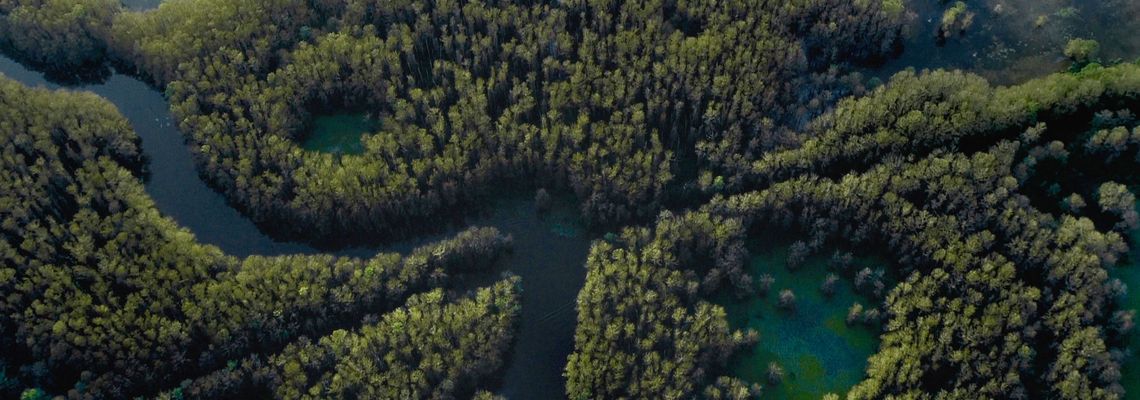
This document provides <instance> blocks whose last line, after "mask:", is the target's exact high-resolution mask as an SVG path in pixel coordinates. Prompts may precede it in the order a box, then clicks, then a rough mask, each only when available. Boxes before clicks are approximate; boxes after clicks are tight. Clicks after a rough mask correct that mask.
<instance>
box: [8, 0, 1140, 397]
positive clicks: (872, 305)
mask: <svg viewBox="0 0 1140 400" xmlns="http://www.w3.org/2000/svg"><path fill="white" fill-rule="evenodd" d="M938 3H939V6H940V7H941V8H942V10H940V12H939V14H940V15H941V18H939V19H931V21H932V22H933V23H934V24H936V25H937V28H936V29H937V33H936V35H937V38H935V39H934V40H936V41H937V42H938V43H939V45H946V43H947V41H948V39H950V38H953V37H955V36H962V35H964V34H965V32H966V31H967V30H969V28H970V27H971V26H972V25H973V24H974V23H975V18H981V17H980V16H981V15H985V14H986V13H989V12H990V11H987V10H983V9H981V8H980V7H979V6H980V5H978V4H975V3H972V2H962V1H958V2H938ZM1074 10H1075V9H1074ZM1074 10H1069V11H1068V12H1070V13H1071V12H1076V11H1074ZM992 12H993V13H999V12H1000V10H998V9H997V8H996V7H995V10H993V11H992ZM913 18H916V15H915V14H912V13H910V12H909V11H908V10H906V7H905V4H904V2H901V1H899V0H857V1H843V0H790V1H765V0H755V1H745V0H729V1H719V2H714V1H696V2H684V1H673V0H636V1H613V0H589V1H586V0H566V1H527V2H497V1H490V2H488V1H471V2H454V1H425V0H411V1H376V0H166V1H163V2H162V4H161V5H160V6H158V7H157V8H156V9H153V10H149V11H145V12H135V11H128V10H127V9H125V8H124V7H123V6H122V4H120V2H118V1H115V0H98V1H93V0H0V50H2V51H4V52H5V54H9V55H11V56H12V57H15V58H17V59H19V60H20V61H21V62H23V63H26V64H28V65H31V66H34V67H36V68H37V69H40V70H45V71H50V72H53V73H56V74H64V75H66V74H79V75H84V74H83V73H82V72H79V71H84V70H92V69H93V70H104V69H106V68H108V67H109V66H113V67H114V68H115V69H116V70H118V71H120V72H122V73H126V74H129V75H132V76H135V77H138V78H139V79H144V80H146V81H147V82H149V83H151V84H153V85H154V86H155V87H157V88H158V89H160V90H162V91H163V93H164V94H165V96H166V99H167V100H168V101H169V105H170V108H171V112H172V115H173V116H174V124H176V125H177V127H178V129H179V130H180V131H181V132H182V134H183V135H184V136H185V140H186V143H187V144H188V147H189V151H190V152H191V154H192V156H193V158H194V160H195V162H196V166H197V168H198V172H199V173H200V175H201V178H202V179H203V180H205V181H206V182H207V183H208V184H209V185H210V186H211V187H212V188H214V189H216V190H217V191H218V192H220V193H221V194H222V195H223V196H224V197H225V198H226V200H227V201H228V202H229V204H232V205H233V206H234V207H235V208H237V209H239V210H240V211H241V212H242V213H243V215H244V216H246V217H248V218H250V219H251V220H253V221H254V222H255V223H257V224H258V225H259V227H260V228H262V229H264V230H265V231H267V232H269V233H271V234H272V235H273V236H274V237H275V238H283V239H289V240H298V241H304V242H308V243H314V244H319V245H331V246H344V245H358V244H362V243H363V244H375V243H390V242H392V241H394V240H397V239H406V238H415V237H422V236H423V235H425V234H426V233H428V232H431V231H435V230H439V229H440V227H442V226H446V225H447V224H445V223H443V222H448V221H452V220H455V219H457V218H456V217H464V216H467V215H470V214H473V213H475V212H476V211H478V209H480V208H482V207H486V206H487V204H489V203H490V200H491V199H492V198H495V197H496V196H501V195H502V193H501V192H502V191H503V190H504V188H508V187H510V188H524V189H527V190H531V189H539V188H541V190H539V191H537V194H536V195H535V200H536V201H535V203H536V208H537V209H538V210H539V211H546V210H548V209H549V207H550V203H551V201H552V200H551V196H552V195H551V194H550V193H548V192H547V190H548V189H549V190H550V191H551V193H555V194H560V193H563V192H569V193H572V194H573V197H574V198H576V199H577V204H578V206H579V209H578V212H579V214H580V216H581V218H582V219H583V220H584V221H585V222H586V223H587V224H588V225H590V227H591V228H593V229H592V230H591V233H596V234H598V235H599V236H600V235H602V234H603V232H610V233H608V234H605V235H604V236H603V237H601V238H598V239H596V240H594V241H593V242H592V245H591V247H590V249H589V253H588V256H587V259H586V262H585V266H584V269H585V283H584V286H583V288H582V289H581V291H580V292H579V293H578V296H577V298H576V299H575V301H573V302H569V303H568V304H569V305H567V306H565V307H566V308H564V310H568V309H570V308H571V307H573V309H574V311H575V312H576V319H577V325H576V326H574V336H573V343H572V350H571V353H570V354H569V356H568V358H566V359H565V361H566V364H565V369H564V377H565V379H566V386H565V388H560V389H561V390H562V391H563V392H564V394H565V395H566V396H567V397H568V398H572V399H594V398H652V399H656V398H670V399H671V398H708V399H746V398H755V397H760V396H763V395H764V393H765V389H766V388H765V386H772V385H779V384H781V382H782V381H783V380H784V378H785V372H784V368H783V367H781V366H780V365H779V364H778V363H772V364H769V365H768V366H767V367H768V368H767V374H768V379H767V380H765V381H764V382H750V381H748V380H747V379H743V378H741V377H739V376H734V373H733V371H730V370H729V368H728V364H729V360H730V359H732V358H733V357H734V356H737V355H739V354H741V353H742V352H747V351H751V349H752V348H754V347H755V346H757V345H758V344H761V343H765V342H764V341H779V340H781V339H786V338H780V337H768V336H766V337H761V336H760V335H759V334H758V332H757V331H755V330H751V329H747V328H743V329H739V328H736V327H734V326H731V325H730V324H729V319H728V316H727V312H726V309H725V307H723V306H721V305H719V304H717V303H716V302H714V300H713V299H714V298H718V297H722V298H723V297H733V298H743V297H745V296H764V295H765V293H767V292H768V291H769V290H773V289H774V290H773V293H772V297H774V298H776V302H777V304H778V307H779V308H780V309H781V310H783V311H785V312H789V313H790V312H794V311H795V310H796V308H797V307H798V306H797V294H796V293H794V292H793V291H791V290H789V289H783V288H777V287H772V277H771V276H764V275H761V276H752V275H751V274H750V273H749V272H748V270H746V269H745V266H746V263H747V262H748V260H750V257H751V255H750V254H749V250H748V247H747V246H746V242H748V241H749V240H750V239H755V238H761V237H771V236H772V235H773V234H776V235H787V236H789V237H792V236H794V237H795V238H796V240H794V242H793V244H792V246H791V247H790V249H789V251H788V257H787V258H788V262H787V264H788V265H789V266H790V267H793V268H794V267H795V266H797V265H799V264H801V263H802V262H803V261H804V260H805V259H807V258H808V257H809V256H812V255H816V254H818V253H820V252H823V251H825V249H830V248H831V247H830V246H835V245H839V246H844V247H845V248H851V249H857V250H858V249H875V250H877V251H878V252H879V253H880V254H878V255H881V256H883V257H884V258H886V259H888V260H889V263H887V266H886V267H884V270H880V271H872V270H871V269H869V268H865V269H863V270H854V269H849V268H846V266H848V264H850V261H851V259H852V257H853V256H852V254H851V253H839V252H837V253H836V254H835V255H834V256H833V262H832V263H831V265H830V266H829V268H831V269H830V270H828V271H827V278H826V280H825V281H823V283H822V284H821V285H819V287H820V291H821V292H824V294H825V295H827V293H828V292H832V293H833V292H834V290H835V289H834V286H835V285H836V282H838V281H841V280H849V281H852V282H853V283H854V286H855V287H856V288H857V289H859V290H862V291H863V292H866V293H868V296H867V297H868V298H869V299H871V301H869V302H864V303H856V304H854V305H852V306H851V308H850V310H851V311H850V312H849V313H848V318H847V321H846V322H847V323H848V324H852V323H854V322H856V321H858V322H861V323H862V324H863V325H865V326H866V327H867V328H868V329H870V330H871V331H872V332H873V333H874V335H876V336H877V337H878V339H879V340H878V342H877V346H878V347H877V348H876V349H875V353H874V354H873V355H872V356H870V358H869V359H867V360H866V364H865V368H862V369H860V372H861V373H862V375H860V377H861V380H860V381H859V383H858V384H856V385H854V387H852V388H850V391H849V392H847V393H845V395H846V397H847V398H849V399H882V398H890V399H895V398H897V399H903V398H905V399H918V398H922V399H925V398H940V399H943V398H944V399H973V398H1010V399H1038V398H1047V399H1054V398H1056V399H1120V398H1124V396H1125V395H1126V393H1125V385H1127V384H1129V383H1130V382H1128V381H1127V379H1128V378H1126V377H1124V373H1125V372H1123V371H1124V368H1125V367H1124V365H1125V364H1126V363H1128V362H1130V361H1131V362H1134V360H1135V358H1136V357H1137V355H1135V354H1133V353H1134V352H1135V346H1136V343H1135V341H1136V339H1129V337H1130V336H1129V335H1132V337H1133V338H1134V337H1135V334H1134V333H1133V331H1134V329H1135V328H1134V319H1135V312H1136V311H1135V310H1132V309H1129V306H1128V305H1127V304H1126V303H1125V299H1126V296H1128V289H1129V288H1128V286H1127V285H1126V284H1125V283H1124V282H1122V281H1121V280H1119V279H1117V278H1114V277H1113V276H1115V275H1116V274H1115V272H1117V271H1118V269H1119V268H1122V267H1121V266H1122V265H1124V264H1125V263H1130V262H1132V263H1134V262H1135V261H1136V260H1132V259H1130V257H1132V256H1130V255H1129V254H1130V253H1129V247H1130V246H1136V245H1138V244H1137V243H1129V241H1128V240H1129V239H1128V237H1129V236H1127V235H1129V234H1130V233H1132V232H1136V229H1137V228H1140V213H1138V212H1137V209H1136V192H1135V191H1136V190H1137V187H1138V184H1140V181H1137V177H1136V174H1134V173H1132V171H1135V169H1136V167H1137V163H1138V162H1140V120H1138V119H1137V115H1138V114H1140V63H1129V62H1124V61H1121V60H1115V61H1112V62H1103V60H1101V59H1100V58H1099V54H1101V52H1102V49H1101V45H1100V43H1099V42H1097V41H1095V40H1090V39H1083V38H1071V40H1069V41H1068V43H1067V45H1066V46H1064V47H1063V48H1059V49H1056V52H1055V53H1056V54H1052V55H1053V56H1056V57H1057V59H1058V60H1059V61H1058V62H1059V63H1063V66H1062V67H1061V68H1067V69H1068V71H1067V72H1059V73H1055V74H1051V75H1047V76H1042V77H1038V78H1036V79H1033V80H1029V81H1025V82H1021V83H1018V84H1015V85H1009V86H996V85H994V84H992V83H991V82H988V81H987V80H986V79H984V78H983V77H981V76H978V75H974V74H971V73H969V72H964V71H951V70H921V71H916V70H914V69H905V70H903V71H902V72H899V73H897V74H895V75H894V76H893V77H891V78H889V80H888V79H886V78H885V77H884V80H887V82H885V83H883V82H881V81H879V80H878V79H877V78H876V79H866V78H865V77H864V76H863V75H861V74H860V73H859V72H857V71H860V69H859V68H860V67H863V66H873V65H877V64H879V63H882V62H884V61H886V60H888V59H890V58H891V57H893V56H894V55H896V54H897V53H898V52H899V51H901V48H900V46H901V44H900V43H901V36H900V35H901V34H902V32H903V30H902V26H903V24H904V22H905V21H906V20H907V19H913ZM1038 21H1039V22H1038V25H1043V24H1045V23H1046V22H1047V18H1046V17H1045V16H1044V15H1042V16H1040V17H1039V18H1038ZM1038 28H1040V26H1038ZM1066 39H1067V40H1068V39H1070V38H1066ZM995 52H998V51H997V50H995ZM1066 60H1067V61H1066ZM1058 65H1062V64H1058ZM1055 70H1057V69H1055ZM95 75H96V76H98V74H95ZM84 76H85V75H84ZM0 105H2V107H0V133H2V134H3V137H2V138H0V140H2V141H0V151H2V154H0V165H2V166H3V175H0V209H2V210H3V213H2V214H0V232H2V235H3V239H4V240H3V241H0V260H2V261H0V348H3V349H5V350H6V351H5V352H4V353H3V354H0V397H2V398H17V397H23V398H33V399H34V398H44V397H50V396H65V397H68V398H95V399H100V398H134V397H157V398H163V399H183V398H187V397H189V398H203V399H211V398H263V397H269V398H290V399H291V398H457V397H462V398H468V397H473V398H494V396H495V395H494V394H492V393H491V392H490V391H493V390H495V389H496V384H497V381H496V380H497V379H498V378H500V376H499V375H500V370H502V369H503V368H504V367H505V365H506V360H507V356H508V355H510V354H511V351H512V350H511V345H512V341H513V340H514V337H515V329H516V327H517V325H518V323H519V321H520V319H521V318H522V317H521V315H522V310H521V307H522V306H521V304H522V288H523V284H524V283H523V282H522V281H521V279H519V278H517V277H514V276H511V275H510V274H505V276H502V277H500V278H498V279H496V280H494V282H492V283H489V284H488V285H487V286H485V287H482V288H478V289H475V290H470V291H468V292H467V293H463V291H462V290H457V283H456V281H455V280H454V279H453V278H454V276H455V275H457V274H462V273H467V272H473V271H487V270H489V269H490V267H491V266H492V265H493V264H494V263H495V262H496V261H497V260H498V259H499V258H500V257H501V256H503V255H504V254H506V253H507V252H509V250H510V248H511V246H512V238H511V237H509V236H507V235H504V234H502V233H501V232H499V231H498V230H496V229H494V228H478V227H470V228H468V229H466V230H463V231H461V232H459V233H457V234H454V235H452V236H451V237H450V238H447V239H444V240H440V241H437V242H435V243H430V244H425V245H422V246H419V247H417V248H415V249H413V250H411V251H408V252H406V253H404V254H401V253H394V252H384V253H380V254H376V255H375V256H372V257H370V258H357V257H337V256H332V255H286V256H250V257H245V258H238V257H234V256H231V255H228V254H225V253H223V252H222V251H221V250H219V249H218V248H216V247H213V246H211V245H208V244H202V243H198V241H197V240H196V239H195V237H194V235H193V234H192V233H191V232H189V231H188V230H186V229H184V228H182V227H180V226H178V225H177V224H176V223H175V222H174V220H172V219H171V218H168V217H166V216H164V215H163V214H161V213H160V210H158V209H157V207H156V206H155V204H154V202H153V200H151V199H150V198H149V197H148V196H147V194H146V192H145V191H144V186H143V184H142V179H143V177H144V175H145V173H144V171H145V168H146V167H145V166H146V162H147V161H146V157H145V156H144V155H143V154H142V153H141V151H140V145H139V138H138V136H137V135H136V134H135V133H134V132H132V129H131V125H130V123H129V122H128V121H127V120H126V119H125V118H123V117H122V116H121V115H119V113H118V111H117V110H115V108H114V107H113V106H112V105H111V104H110V103H109V102H107V101H106V100H104V99H101V98H99V97H97V96H95V95H93V94H89V93H80V92H70V91H56V92H52V91H47V90H43V89H29V88H27V87H24V86H21V85H20V84H17V83H15V82H12V81H9V80H7V79H6V78H2V77H0ZM339 112H345V113H352V114H354V115H356V114H359V115H362V116H363V118H366V119H367V120H368V121H371V122H375V123H370V124H369V126H370V127H371V128H370V129H371V130H373V131H375V132H364V133H363V134H361V135H360V147H361V148H362V149H363V151H361V152H359V154H347V153H336V152H323V151H311V150H305V149H304V148H303V147H302V146H301V143H302V142H304V141H305V140H306V139H308V138H309V137H310V135H312V134H313V132H314V130H315V125H316V124H317V120H318V119H319V117H321V116H326V115H329V114H333V113H339ZM829 252H830V251H829ZM1133 254H1140V253H1133ZM540 262H541V260H540ZM886 275H890V276H892V277H894V279H891V280H887V279H885V278H884V276H886ZM567 284H570V283H567ZM781 289H782V290H781ZM1133 290H1135V288H1133ZM777 291H778V293H777ZM802 294H803V293H802V292H801V293H800V295H801V296H802ZM1133 296H1135V294H1134V293H1133ZM800 299H801V301H802V299H803V297H800ZM845 306H846V305H845ZM839 319H840V320H842V317H840V318H839ZM839 323H840V324H842V323H843V321H840V322H839ZM1130 340H1131V341H1132V342H1131V343H1130ZM1129 346H1132V349H1129ZM860 359H862V357H860ZM825 398H828V399H831V398H838V395H837V394H830V395H828V396H826V397H825Z"/></svg>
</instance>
